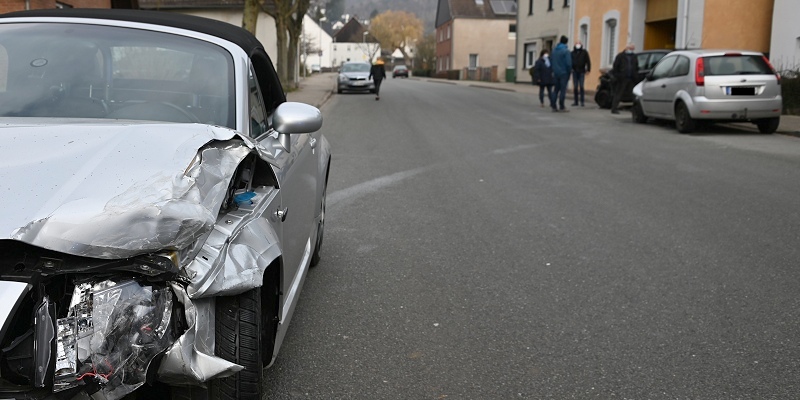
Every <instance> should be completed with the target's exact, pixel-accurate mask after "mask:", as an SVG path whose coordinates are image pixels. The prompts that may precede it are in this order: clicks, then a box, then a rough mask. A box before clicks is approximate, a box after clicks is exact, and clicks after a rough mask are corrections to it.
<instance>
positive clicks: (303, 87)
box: [286, 72, 800, 137]
mask: <svg viewBox="0 0 800 400" xmlns="http://www.w3.org/2000/svg"><path fill="white" fill-rule="evenodd" d="M336 77H337V74H336V73H334V72H326V73H322V74H313V75H310V76H308V77H306V78H301V80H300V88H299V89H298V90H295V91H294V92H291V93H287V94H286V97H287V99H288V100H289V101H298V102H301V103H306V104H311V105H312V106H314V107H317V108H321V107H322V106H323V105H324V104H325V102H327V101H328V99H330V97H331V95H332V94H333V91H334V86H335V85H336ZM411 79H416V80H420V81H427V82H434V83H440V84H446V85H459V86H469V87H475V88H481V89H491V90H502V91H507V92H516V93H523V94H529V95H531V96H538V95H539V87H538V86H534V85H531V84H530V83H508V82H481V81H451V80H446V79H435V78H427V77H411ZM567 98H568V99H569V101H568V102H567V104H568V105H569V104H571V103H572V90H568V91H567ZM586 108H587V109H589V110H591V109H594V110H595V111H598V112H608V110H600V109H599V108H597V106H596V104H595V103H594V90H587V91H586ZM623 115H624V114H623ZM737 127H745V128H747V129H750V128H752V129H753V130H754V131H755V130H756V127H755V125H753V124H750V123H746V124H737ZM777 133H781V134H784V135H791V136H797V137H800V116H797V115H782V116H781V124H780V126H779V127H778V132H777Z"/></svg>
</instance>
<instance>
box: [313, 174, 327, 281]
mask: <svg viewBox="0 0 800 400" xmlns="http://www.w3.org/2000/svg"><path fill="white" fill-rule="evenodd" d="M327 197H328V180H327V178H325V186H323V188H322V205H321V208H320V218H319V227H318V229H317V243H316V245H315V246H314V253H313V254H311V266H312V267H314V266H316V265H317V264H319V260H320V258H321V257H320V255H319V249H320V248H321V247H322V238H323V236H324V234H325V205H326V203H327Z"/></svg>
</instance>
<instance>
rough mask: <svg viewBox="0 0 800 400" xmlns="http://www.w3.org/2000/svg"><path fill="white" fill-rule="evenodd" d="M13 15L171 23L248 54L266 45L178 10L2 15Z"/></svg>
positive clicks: (48, 11)
mask: <svg viewBox="0 0 800 400" xmlns="http://www.w3.org/2000/svg"><path fill="white" fill-rule="evenodd" d="M12 17H70V18H94V19H110V20H117V21H130V22H141V23H146V24H154V25H162V26H170V27H174V28H180V29H187V30H190V31H195V32H201V33H205V34H209V35H212V36H216V37H219V38H222V39H225V40H227V41H229V42H232V43H235V44H236V45H238V46H239V47H241V48H242V49H243V50H244V51H245V52H247V54H252V52H253V50H255V49H257V48H261V49H263V48H264V47H263V46H262V45H261V42H259V41H258V39H256V37H255V36H253V35H252V34H251V33H250V32H248V31H246V30H244V29H242V28H240V27H238V26H236V25H231V24H229V23H227V22H222V21H216V20H213V19H208V18H202V17H196V16H193V15H186V14H178V13H172V12H165V11H147V10H126V9H102V8H64V9H56V8H53V9H45V10H29V11H17V12H12V13H8V14H1V15H0V18H12Z"/></svg>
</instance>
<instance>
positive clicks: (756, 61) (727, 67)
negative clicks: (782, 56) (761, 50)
mask: <svg viewBox="0 0 800 400" xmlns="http://www.w3.org/2000/svg"><path fill="white" fill-rule="evenodd" d="M703 61H704V63H705V75H706V76H713V75H754V74H755V75H771V74H772V70H771V69H770V67H769V65H768V64H767V62H766V61H764V58H763V57H762V56H760V55H739V54H733V55H724V56H712V57H704V58H703Z"/></svg>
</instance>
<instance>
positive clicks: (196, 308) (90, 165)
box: [0, 17, 330, 384]
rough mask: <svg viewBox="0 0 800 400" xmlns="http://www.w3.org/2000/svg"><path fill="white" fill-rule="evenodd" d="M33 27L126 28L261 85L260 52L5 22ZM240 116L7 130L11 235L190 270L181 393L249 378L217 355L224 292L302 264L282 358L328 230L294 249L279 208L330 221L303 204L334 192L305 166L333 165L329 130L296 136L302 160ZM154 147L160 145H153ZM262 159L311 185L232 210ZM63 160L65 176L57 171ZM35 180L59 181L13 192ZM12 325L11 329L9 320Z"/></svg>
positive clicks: (238, 81) (244, 99) (172, 362)
mask: <svg viewBox="0 0 800 400" xmlns="http://www.w3.org/2000/svg"><path fill="white" fill-rule="evenodd" d="M20 21H25V22H32V21H38V22H48V21H58V22H59V23H70V22H72V23H81V24H87V23H88V24H97V25H108V26H118V27H119V26H121V27H129V28H135V29H144V30H153V31H158V32H167V33H172V34H177V35H183V36H187V37H193V38H197V39H201V40H204V41H207V42H211V43H215V44H217V45H219V46H220V47H223V48H224V49H226V50H227V51H228V52H230V53H231V55H232V56H233V60H234V75H235V83H234V84H235V87H236V88H246V87H247V76H248V72H249V69H250V60H249V57H248V55H247V54H245V53H244V51H242V49H241V48H240V47H238V46H236V45H234V44H232V43H229V42H227V41H225V40H222V39H220V38H217V37H214V36H210V35H206V34H202V33H198V32H193V31H188V30H183V29H178V28H171V27H164V26H159V25H150V24H144V23H137V22H126V21H118V20H102V19H83V18H57V19H54V18H48V17H38V18H24V19H17V18H8V19H5V20H3V21H2V22H0V23H15V22H20ZM248 95H249V94H248V93H247V91H246V90H239V89H237V90H236V93H235V103H236V109H237V110H243V109H247V104H248V102H249V99H248ZM235 118H236V119H235V125H236V130H235V131H234V130H231V129H228V128H223V127H216V126H209V125H202V124H173V123H155V122H153V123H150V122H143V121H127V122H126V121H122V122H120V121H108V120H75V119H63V120H61V119H59V120H53V119H46V120H41V121H35V122H33V123H32V122H31V119H30V118H25V119H22V118H19V119H17V118H2V119H0V132H3V133H4V134H5V135H6V137H9V138H12V137H13V138H16V139H15V140H7V141H6V144H4V146H3V150H2V153H3V155H4V160H5V161H4V165H3V167H2V168H0V179H2V180H3V181H4V182H8V185H9V186H7V189H8V191H7V193H8V194H7V195H5V196H6V197H5V198H4V200H5V201H4V204H5V206H6V207H4V211H0V213H1V214H0V238H7V239H13V240H18V241H22V242H25V243H28V244H31V245H34V246H38V247H42V248H46V249H50V250H55V251H60V252H64V253H67V254H72V255H77V256H85V257H94V258H106V259H113V258H125V257H130V256H134V255H138V254H143V253H147V252H155V251H163V250H164V249H175V250H179V251H181V252H182V258H181V266H182V271H183V272H184V273H185V275H186V278H187V280H188V283H187V284H186V286H185V287H184V286H183V285H179V284H177V283H172V284H171V286H172V288H173V292H174V293H175V294H176V296H177V298H178V300H179V301H180V302H181V303H183V305H184V307H185V310H186V319H187V321H189V322H190V324H189V325H190V328H189V329H188V330H187V331H186V332H184V333H183V334H182V335H181V336H180V338H179V339H178V340H177V341H175V342H174V343H173V345H172V346H171V347H170V348H169V349H168V351H167V352H166V354H165V357H164V358H163V360H162V363H161V366H160V369H159V379H161V380H163V381H165V382H168V383H176V384H187V383H188V384H191V383H198V382H206V381H208V380H210V379H213V378H217V377H223V376H228V375H230V374H233V373H235V372H237V371H239V370H241V369H242V367H241V366H239V365H236V364H233V363H230V362H228V361H226V360H224V359H222V358H220V357H217V356H215V355H214V341H215V337H214V336H215V335H214V312H215V311H214V310H215V300H214V298H213V296H219V295H234V294H237V293H242V292H244V291H247V290H249V289H252V288H254V287H258V286H261V285H262V284H263V282H262V277H263V275H264V271H265V270H266V268H267V267H268V266H270V265H271V264H273V263H274V262H275V260H276V259H277V258H279V257H283V258H284V264H288V265H284V266H283V273H282V274H281V280H282V282H281V283H280V285H281V291H282V293H283V295H282V297H281V299H280V303H279V304H280V308H281V309H280V314H279V316H280V321H279V325H278V329H277V337H276V342H275V349H274V352H273V355H272V359H273V361H274V359H275V357H276V355H277V353H278V350H279V348H280V345H281V343H282V341H283V338H284V336H285V334H286V331H287V328H288V323H289V321H290V319H291V316H292V313H293V310H294V308H295V306H296V303H297V295H298V294H299V291H300V288H301V287H302V285H303V282H304V280H305V277H306V274H307V271H308V267H309V264H310V254H311V252H312V251H313V248H312V246H313V244H312V243H313V240H312V239H313V238H315V237H316V235H317V232H316V230H317V224H314V225H313V227H310V228H309V231H308V232H303V235H302V237H303V238H304V239H303V240H302V242H301V243H294V244H291V243H285V242H282V239H283V237H284V234H283V232H282V228H281V225H282V224H281V221H280V220H279V218H276V217H275V212H276V210H278V209H279V208H280V207H281V206H282V204H292V205H293V206H292V210H291V212H290V213H289V215H291V216H294V217H297V218H302V217H305V216H311V218H313V220H314V221H317V222H318V221H319V218H320V215H321V210H320V209H319V207H318V204H310V205H306V206H303V207H295V204H301V203H302V200H303V199H305V200H307V201H311V200H313V199H315V198H316V197H317V196H318V195H319V193H322V190H323V189H324V182H321V181H320V179H313V178H314V177H312V176H311V174H317V175H316V176H322V175H320V174H322V173H326V172H327V167H328V166H327V164H326V163H322V162H313V163H312V162H304V157H305V158H310V157H313V158H316V159H317V160H329V159H330V146H329V143H328V142H327V140H326V139H325V138H324V137H323V136H322V135H320V134H319V133H317V134H303V135H291V136H290V139H291V141H292V147H291V149H292V150H294V149H298V151H291V152H287V151H285V149H283V148H281V147H280V146H278V145H277V138H278V136H279V135H278V133H277V132H274V131H271V132H269V133H268V134H265V135H262V137H260V138H258V139H257V140H254V139H251V138H249V137H248V135H249V133H250V132H249V130H250V120H249V115H248V114H247V113H246V112H238V113H237V114H236V117H235ZM112 128H113V135H112V134H110V132H111V131H112ZM237 131H238V132H237ZM239 132H241V133H239ZM148 142H149V143H159V146H145V145H144V144H143V143H148ZM306 142H310V143H311V146H308V145H307V143H306ZM309 147H310V148H309ZM300 149H306V150H307V151H303V152H301V151H299V150H300ZM250 154H255V155H256V156H258V157H259V158H261V159H262V160H264V161H266V162H267V163H269V164H270V165H272V173H273V174H274V175H275V177H276V179H277V181H278V182H288V179H289V178H290V176H289V175H290V174H292V173H298V174H301V175H302V176H293V177H291V179H294V180H298V181H299V182H300V187H299V188H297V189H292V188H291V187H288V188H287V189H286V190H284V189H283V188H277V187H258V188H253V192H254V193H255V197H254V198H253V199H252V203H250V204H249V205H247V204H245V205H240V207H239V208H238V210H234V211H232V212H228V213H225V214H219V211H220V207H221V203H222V201H223V200H224V197H225V195H226V189H227V187H228V184H229V181H228V179H229V177H230V176H232V174H233V171H234V170H236V168H237V167H238V166H239V164H240V163H241V162H242V160H244V159H245V158H246V157H247V156H248V155H250ZM53 163H58V164H59V165H61V166H63V168H59V169H58V170H52V169H45V168H44V167H43V165H53ZM293 163H300V164H303V163H304V165H308V166H309V167H310V168H311V169H310V170H308V171H299V172H291V168H288V167H289V166H290V165H292V164H293ZM164 171H170V173H165V172H164ZM26 175H34V176H47V177H48V179H47V181H48V182H49V183H50V184H48V185H40V186H39V187H35V188H33V191H30V190H28V191H25V192H22V191H15V190H13V187H11V185H13V183H14V182H19V183H22V182H20V181H19V179H20V178H19V177H21V176H26ZM309 178H312V180H311V181H309ZM28 186H29V185H28ZM290 186H291V185H290ZM26 189H27V186H26ZM312 203H313V202H312ZM87 226H90V227H91V228H87ZM198 244H199V245H198ZM298 245H299V247H298V249H296V250H294V252H295V253H296V256H294V258H289V259H288V260H287V253H288V252H289V251H290V248H289V247H290V246H298ZM287 261H288V263H287ZM0 285H2V286H0V288H2V289H3V290H2V292H3V295H4V296H12V297H13V296H15V295H20V294H19V293H20V287H21V286H19V284H17V283H15V282H11V283H8V282H0ZM6 289H8V290H6ZM4 298H5V297H4ZM9 312H10V311H9ZM0 317H2V318H0V326H2V324H3V323H5V321H6V320H7V319H8V315H6V316H5V317H3V315H0Z"/></svg>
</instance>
